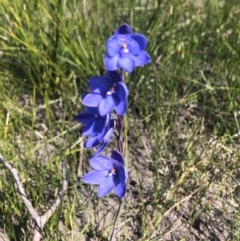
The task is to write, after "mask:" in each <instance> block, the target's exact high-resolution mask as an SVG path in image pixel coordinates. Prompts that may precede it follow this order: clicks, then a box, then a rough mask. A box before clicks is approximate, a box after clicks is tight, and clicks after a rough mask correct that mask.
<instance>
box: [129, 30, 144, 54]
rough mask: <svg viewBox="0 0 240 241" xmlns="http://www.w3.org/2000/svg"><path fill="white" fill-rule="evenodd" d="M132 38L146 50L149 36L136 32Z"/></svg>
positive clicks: (140, 47)
mask: <svg viewBox="0 0 240 241" xmlns="http://www.w3.org/2000/svg"><path fill="white" fill-rule="evenodd" d="M131 38H132V39H133V40H134V41H135V42H136V43H137V44H138V46H139V49H140V50H141V51H143V50H145V48H146V47H147V38H146V37H145V36H144V35H143V34H140V33H135V34H132V35H131Z"/></svg>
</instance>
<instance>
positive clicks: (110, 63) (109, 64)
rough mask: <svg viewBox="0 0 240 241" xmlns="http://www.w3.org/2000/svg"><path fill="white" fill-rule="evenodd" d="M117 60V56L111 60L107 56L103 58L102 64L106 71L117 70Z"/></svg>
mask: <svg viewBox="0 0 240 241" xmlns="http://www.w3.org/2000/svg"><path fill="white" fill-rule="evenodd" d="M118 58H119V55H116V56H114V57H112V58H111V57H110V56H108V55H107V56H106V57H105V58H104V64H105V66H106V69H107V70H110V71H114V70H117V69H118Z"/></svg>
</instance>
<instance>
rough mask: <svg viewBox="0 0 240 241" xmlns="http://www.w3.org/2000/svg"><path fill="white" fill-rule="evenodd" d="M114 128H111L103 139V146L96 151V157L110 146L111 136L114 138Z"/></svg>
mask: <svg viewBox="0 0 240 241" xmlns="http://www.w3.org/2000/svg"><path fill="white" fill-rule="evenodd" d="M113 130H114V129H113V128H110V129H109V130H108V132H107V133H106V135H105V136H104V138H103V140H102V143H101V145H100V146H99V147H98V149H97V150H96V152H95V156H96V155H99V154H100V153H101V152H102V151H103V150H104V149H105V148H106V146H107V144H108V142H109V140H110V138H111V136H112V134H113Z"/></svg>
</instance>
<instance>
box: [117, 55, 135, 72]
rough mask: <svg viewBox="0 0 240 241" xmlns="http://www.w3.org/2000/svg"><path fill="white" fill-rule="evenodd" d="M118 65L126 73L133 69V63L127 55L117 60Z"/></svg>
mask: <svg viewBox="0 0 240 241" xmlns="http://www.w3.org/2000/svg"><path fill="white" fill-rule="evenodd" d="M118 65H119V67H120V68H122V69H123V70H124V71H126V72H128V73H131V72H132V71H133V69H134V67H135V63H134V61H133V60H132V58H131V57H130V56H129V55H127V56H125V55H124V56H121V57H120V58H119V60H118Z"/></svg>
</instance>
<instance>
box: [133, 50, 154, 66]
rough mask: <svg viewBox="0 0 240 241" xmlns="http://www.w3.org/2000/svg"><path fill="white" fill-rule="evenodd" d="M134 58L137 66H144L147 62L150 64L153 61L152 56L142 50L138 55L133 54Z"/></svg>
mask: <svg viewBox="0 0 240 241" xmlns="http://www.w3.org/2000/svg"><path fill="white" fill-rule="evenodd" d="M132 59H133V60H134V62H135V66H143V65H145V64H148V63H149V62H151V57H150V56H149V54H148V53H147V52H146V51H142V52H141V53H140V54H139V55H137V56H134V55H133V56H132Z"/></svg>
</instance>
